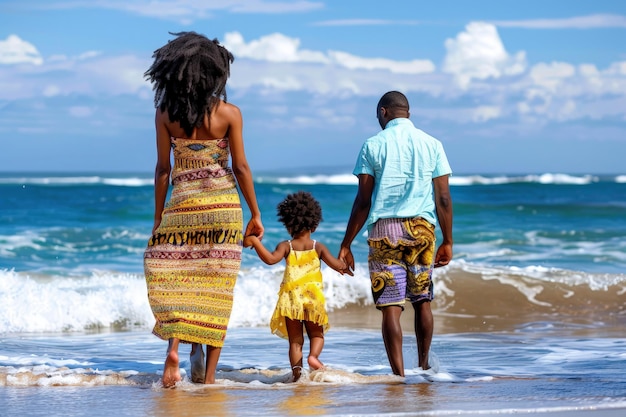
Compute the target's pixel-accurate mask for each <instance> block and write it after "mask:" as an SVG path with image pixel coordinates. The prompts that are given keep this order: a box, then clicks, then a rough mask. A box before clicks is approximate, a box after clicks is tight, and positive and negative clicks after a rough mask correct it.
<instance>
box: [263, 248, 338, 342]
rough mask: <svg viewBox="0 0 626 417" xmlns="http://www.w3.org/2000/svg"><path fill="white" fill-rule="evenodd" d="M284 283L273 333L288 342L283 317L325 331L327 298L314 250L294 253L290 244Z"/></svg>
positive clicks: (273, 324) (273, 321)
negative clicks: (306, 322)
mask: <svg viewBox="0 0 626 417" xmlns="http://www.w3.org/2000/svg"><path fill="white" fill-rule="evenodd" d="M286 264H287V265H286V267H285V273H284V276H283V282H282V283H281V284H280V290H279V291H278V301H277V302H276V308H275V309H274V314H273V315H272V319H271V321H270V329H271V331H272V333H273V334H275V335H277V336H280V337H282V338H284V339H288V336H287V328H286V326H285V317H287V318H290V319H292V320H303V321H311V322H313V323H316V324H318V325H320V326H322V328H323V329H324V332H326V331H327V330H328V328H329V325H328V314H327V313H326V299H325V298H324V293H323V291H322V290H323V283H322V270H321V263H320V259H319V256H318V255H317V251H316V250H315V241H313V249H309V250H304V251H296V250H293V247H292V246H291V241H289V255H287V259H286Z"/></svg>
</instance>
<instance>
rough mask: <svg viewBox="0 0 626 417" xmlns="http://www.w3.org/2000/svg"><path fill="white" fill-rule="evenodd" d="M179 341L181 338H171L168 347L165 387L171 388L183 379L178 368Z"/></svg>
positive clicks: (164, 377)
mask: <svg viewBox="0 0 626 417" xmlns="http://www.w3.org/2000/svg"><path fill="white" fill-rule="evenodd" d="M178 343H179V339H170V340H169V342H168V347H167V356H166V357H165V365H164V366H163V379H162V382H163V387H164V388H171V387H173V386H174V385H176V383H177V382H178V381H180V380H181V377H180V369H178Z"/></svg>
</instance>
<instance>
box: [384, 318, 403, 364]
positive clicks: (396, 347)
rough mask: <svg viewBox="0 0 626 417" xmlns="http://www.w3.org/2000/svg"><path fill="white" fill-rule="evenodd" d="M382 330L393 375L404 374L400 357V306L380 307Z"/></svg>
mask: <svg viewBox="0 0 626 417" xmlns="http://www.w3.org/2000/svg"><path fill="white" fill-rule="evenodd" d="M382 313H383V322H382V332H383V341H384V342H385V349H386V350H387V358H388V359H389V365H391V370H392V371H393V373H394V374H395V375H400V376H404V358H403V357H402V326H401V325H400V315H401V314H402V307H400V306H387V307H383V308H382Z"/></svg>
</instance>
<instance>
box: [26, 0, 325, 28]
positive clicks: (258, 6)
mask: <svg viewBox="0 0 626 417" xmlns="http://www.w3.org/2000/svg"><path fill="white" fill-rule="evenodd" d="M21 6H22V7H24V8H27V9H31V10H38V9H46V10H50V9H60V10H63V9H78V8H85V9H87V8H88V9H110V10H120V11H123V12H127V13H132V14H136V15H140V16H149V17H156V18H159V19H166V20H176V21H180V22H182V23H183V24H190V23H192V22H194V21H195V20H198V19H203V18H211V17H213V15H214V13H216V12H229V13H262V14H285V13H301V12H309V11H312V10H319V9H322V8H323V7H324V4H323V3H322V2H319V1H308V0H293V1H280V0H275V1H271V0H269V1H268V0H133V1H127V0H89V1H85V0H82V1H81V0H75V1H71V2H65V1H63V2H60V1H51V2H45V3H39V4H26V5H24V4H22V5H21Z"/></svg>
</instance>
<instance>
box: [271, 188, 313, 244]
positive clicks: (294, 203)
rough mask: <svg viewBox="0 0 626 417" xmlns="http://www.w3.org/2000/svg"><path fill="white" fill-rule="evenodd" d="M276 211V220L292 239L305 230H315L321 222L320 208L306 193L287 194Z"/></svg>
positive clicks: (309, 194)
mask: <svg viewBox="0 0 626 417" xmlns="http://www.w3.org/2000/svg"><path fill="white" fill-rule="evenodd" d="M276 211H277V213H278V220H279V221H280V222H281V223H282V224H284V225H285V228H286V229H287V230H288V231H289V234H291V236H292V237H293V236H297V235H299V234H300V233H302V232H304V231H307V230H311V231H313V230H315V229H316V228H317V226H318V225H319V224H320V222H321V221H322V206H320V203H318V202H317V200H316V199H315V198H313V195H312V194H311V193H307V192H306V191H298V192H296V193H293V194H289V195H288V196H287V197H286V198H285V199H284V200H283V201H282V202H281V203H280V204H279V205H278V207H277V208H276Z"/></svg>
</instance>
